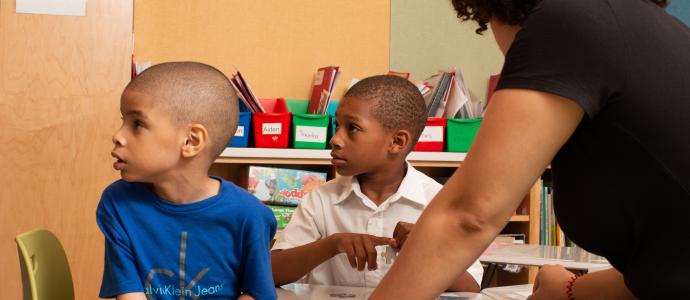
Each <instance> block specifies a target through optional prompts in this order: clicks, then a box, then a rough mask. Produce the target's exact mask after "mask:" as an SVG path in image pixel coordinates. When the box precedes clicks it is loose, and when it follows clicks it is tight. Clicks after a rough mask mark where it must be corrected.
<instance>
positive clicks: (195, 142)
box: [182, 124, 209, 158]
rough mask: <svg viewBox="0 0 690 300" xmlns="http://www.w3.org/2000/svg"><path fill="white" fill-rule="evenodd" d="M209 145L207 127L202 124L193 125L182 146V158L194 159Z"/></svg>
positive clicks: (190, 126)
mask: <svg viewBox="0 0 690 300" xmlns="http://www.w3.org/2000/svg"><path fill="white" fill-rule="evenodd" d="M208 143H209V139H208V130H206V127H204V125H201V124H191V125H189V128H188V131H187V136H186V137H185V140H184V144H183V145H182V156H183V157H187V158H191V157H194V156H196V155H198V154H199V153H200V152H201V151H202V150H203V149H204V148H206V147H207V146H208Z"/></svg>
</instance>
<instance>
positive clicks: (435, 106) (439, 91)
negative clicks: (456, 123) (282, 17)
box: [427, 72, 452, 117]
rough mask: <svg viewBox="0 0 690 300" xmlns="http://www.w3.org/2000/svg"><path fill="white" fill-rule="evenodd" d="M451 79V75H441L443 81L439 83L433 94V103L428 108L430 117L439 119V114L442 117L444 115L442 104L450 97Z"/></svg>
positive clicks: (446, 73) (445, 73)
mask: <svg viewBox="0 0 690 300" xmlns="http://www.w3.org/2000/svg"><path fill="white" fill-rule="evenodd" d="M451 78H452V74H451V73H448V72H443V73H442V74H441V80H440V81H439V84H438V87H437V88H436V89H435V90H434V92H433V93H432V94H433V96H432V98H431V103H429V106H428V107H427V109H428V110H427V116H428V117H437V116H439V112H440V113H441V115H442V114H443V107H442V106H441V103H443V102H444V101H445V98H446V97H447V95H448V88H449V85H450V80H451ZM439 109H440V111H439Z"/></svg>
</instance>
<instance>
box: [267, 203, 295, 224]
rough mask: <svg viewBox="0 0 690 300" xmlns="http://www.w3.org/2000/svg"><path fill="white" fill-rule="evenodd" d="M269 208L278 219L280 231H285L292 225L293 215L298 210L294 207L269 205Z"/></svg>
mask: <svg viewBox="0 0 690 300" xmlns="http://www.w3.org/2000/svg"><path fill="white" fill-rule="evenodd" d="M268 207H269V208H270V209H271V210H272V211H273V215H274V216H275V217H276V221H277V222H278V229H283V228H285V226H287V224H288V223H290V219H292V214H294V213H295V209H296V207H294V206H279V205H269V206H268Z"/></svg>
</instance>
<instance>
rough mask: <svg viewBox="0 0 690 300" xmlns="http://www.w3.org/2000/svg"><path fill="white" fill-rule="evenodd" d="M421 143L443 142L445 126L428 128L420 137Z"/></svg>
mask: <svg viewBox="0 0 690 300" xmlns="http://www.w3.org/2000/svg"><path fill="white" fill-rule="evenodd" d="M419 141H420V142H443V126H426V127H424V131H422V135H421V136H420V137H419Z"/></svg>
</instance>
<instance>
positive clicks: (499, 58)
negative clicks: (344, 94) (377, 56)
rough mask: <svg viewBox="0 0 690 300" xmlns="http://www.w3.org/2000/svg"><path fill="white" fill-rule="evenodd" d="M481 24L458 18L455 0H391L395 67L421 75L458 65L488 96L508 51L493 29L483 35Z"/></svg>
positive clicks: (471, 83) (470, 83) (475, 87)
mask: <svg viewBox="0 0 690 300" xmlns="http://www.w3.org/2000/svg"><path fill="white" fill-rule="evenodd" d="M476 27H477V26H476V25H475V23H473V22H462V23H461V22H460V21H459V20H458V19H457V17H456V16H455V11H454V10H453V6H452V5H451V4H450V0H432V1H428V0H391V45H390V47H391V48H390V69H391V70H394V71H403V72H410V73H412V78H413V79H414V80H419V79H424V78H426V77H428V76H429V75H431V74H433V73H436V71H437V70H439V69H445V68H448V67H457V68H458V69H460V70H462V73H463V75H464V77H465V81H466V82H467V84H468V86H469V88H470V90H471V91H472V93H473V94H474V95H475V96H477V97H479V98H480V99H482V101H486V99H485V98H486V85H487V81H488V79H489V76H490V75H492V74H497V73H499V72H500V71H501V67H502V65H503V54H501V52H500V51H499V50H498V46H496V43H495V41H494V38H493V34H492V33H491V32H490V31H486V32H484V34H483V35H481V36H480V35H477V34H476V33H474V30H475V29H476Z"/></svg>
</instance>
